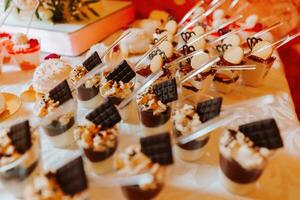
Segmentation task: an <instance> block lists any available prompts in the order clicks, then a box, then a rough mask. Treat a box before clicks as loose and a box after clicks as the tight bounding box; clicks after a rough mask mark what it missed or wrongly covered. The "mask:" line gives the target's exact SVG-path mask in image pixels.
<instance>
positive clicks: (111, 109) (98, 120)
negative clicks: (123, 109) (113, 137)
mask: <svg viewBox="0 0 300 200" xmlns="http://www.w3.org/2000/svg"><path fill="white" fill-rule="evenodd" d="M86 119H88V120H89V121H91V122H93V123H94V124H96V125H101V129H107V128H111V127H113V126H114V125H116V124H117V123H118V122H120V121H121V116H120V113H119V111H118V109H117V108H116V107H115V105H114V104H113V103H112V102H111V101H109V100H107V101H106V102H104V103H103V104H101V105H100V106H99V107H98V108H96V109H95V110H94V111H92V112H91V113H90V114H88V115H87V116H86Z"/></svg>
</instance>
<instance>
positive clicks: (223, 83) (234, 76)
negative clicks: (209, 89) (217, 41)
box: [214, 44, 244, 94]
mask: <svg viewBox="0 0 300 200" xmlns="http://www.w3.org/2000/svg"><path fill="white" fill-rule="evenodd" d="M224 45H227V44H224ZM224 45H223V46H222V47H224ZM227 47H228V49H225V52H224V54H223V56H221V60H220V61H219V62H218V63H217V66H229V67H230V66H238V65H243V64H244V62H243V58H244V51H243V49H242V48H241V47H239V46H232V45H231V44H229V46H228V45H227ZM238 80H239V73H238V72H237V71H233V70H226V69H224V70H219V71H218V72H217V74H216V76H215V77H214V86H215V88H216V90H217V91H218V92H221V93H225V94H227V93H230V92H232V91H233V89H234V87H235V84H236V82H237V81H238Z"/></svg>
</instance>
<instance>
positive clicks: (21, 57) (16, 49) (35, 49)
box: [7, 33, 41, 70]
mask: <svg viewBox="0 0 300 200" xmlns="http://www.w3.org/2000/svg"><path fill="white" fill-rule="evenodd" d="M40 48H41V47H40V42H39V41H38V40H37V39H28V37H27V36H26V35H25V34H22V33H20V34H14V35H13V36H12V39H11V43H10V44H9V46H8V47H7V51H8V53H9V54H10V55H11V56H13V58H14V59H15V61H16V62H17V63H18V65H19V66H20V68H21V69H22V70H32V69H35V68H36V67H37V66H38V65H39V64H40Z"/></svg>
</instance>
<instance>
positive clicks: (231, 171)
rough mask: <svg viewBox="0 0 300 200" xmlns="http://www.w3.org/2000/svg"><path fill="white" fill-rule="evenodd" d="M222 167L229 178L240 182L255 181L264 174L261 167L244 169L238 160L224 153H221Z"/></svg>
mask: <svg viewBox="0 0 300 200" xmlns="http://www.w3.org/2000/svg"><path fill="white" fill-rule="evenodd" d="M220 167H221V169H222V171H223V173H224V174H225V175H226V177H227V178H229V179H230V180H232V181H234V182H236V183H240V184H247V183H252V182H255V181H256V180H257V179H258V178H259V177H260V175H261V174H262V170H261V169H252V170H247V169H244V168H243V167H242V166H241V165H240V164H239V163H238V162H236V161H235V160H230V159H227V158H225V157H224V156H223V155H222V154H220Z"/></svg>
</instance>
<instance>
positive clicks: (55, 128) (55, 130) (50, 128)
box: [44, 117, 75, 137]
mask: <svg viewBox="0 0 300 200" xmlns="http://www.w3.org/2000/svg"><path fill="white" fill-rule="evenodd" d="M74 123H75V119H74V117H72V118H70V120H69V122H68V123H67V124H64V125H62V124H60V122H59V121H58V120H54V121H53V122H52V123H51V124H49V125H47V126H45V127H44V130H45V132H46V134H47V135H48V136H50V137H54V136H57V135H60V134H62V133H64V132H65V131H67V130H69V129H70V128H71V127H72V126H73V125H74Z"/></svg>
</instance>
